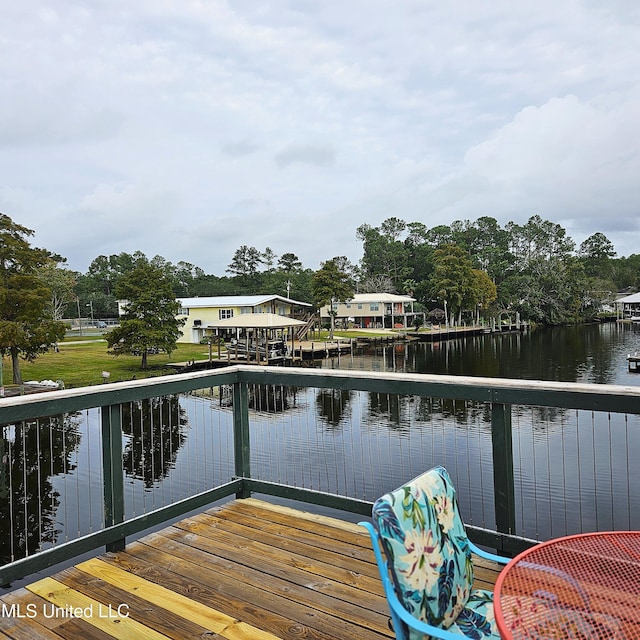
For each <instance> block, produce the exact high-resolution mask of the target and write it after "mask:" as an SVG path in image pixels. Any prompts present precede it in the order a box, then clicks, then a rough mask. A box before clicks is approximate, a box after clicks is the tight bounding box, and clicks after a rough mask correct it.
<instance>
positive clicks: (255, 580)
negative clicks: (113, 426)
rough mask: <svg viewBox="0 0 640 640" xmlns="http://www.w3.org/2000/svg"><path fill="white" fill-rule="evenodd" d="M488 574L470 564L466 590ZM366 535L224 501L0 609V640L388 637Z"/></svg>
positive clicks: (489, 579) (271, 508)
mask: <svg viewBox="0 0 640 640" xmlns="http://www.w3.org/2000/svg"><path fill="white" fill-rule="evenodd" d="M497 570H498V567H497V565H491V563H487V562H482V561H480V562H479V563H478V565H477V569H476V586H478V587H480V588H489V589H491V588H493V584H494V583H495V579H496V576H497ZM387 621H388V613H387V605H386V601H385V599H384V597H383V595H382V589H381V584H380V580H379V577H378V574H377V568H376V566H375V561H374V558H373V552H372V551H371V547H370V541H369V536H368V535H367V534H366V532H365V531H364V530H363V529H362V528H361V527H358V526H357V525H355V524H350V523H347V522H344V521H341V520H335V519H332V518H327V517H325V516H318V515H314V514H310V513H305V512H301V511H297V510H294V509H290V508H287V507H281V506H277V505H272V504H269V503H265V502H262V501H259V500H255V499H253V498H249V499H246V500H235V501H232V502H229V503H227V504H225V505H223V506H221V507H216V508H213V509H210V510H208V511H207V512H205V513H202V514H199V515H197V516H195V517H192V518H188V519H186V520H183V521H182V522H179V523H177V524H175V525H174V526H171V527H168V528H166V529H164V530H162V531H160V532H158V533H153V534H150V535H148V536H146V537H144V538H142V539H141V540H139V541H137V542H133V543H131V544H129V545H127V548H126V550H125V551H123V552H121V553H107V554H104V555H102V556H100V557H97V558H93V559H91V560H88V561H86V562H82V563H81V564H79V565H77V566H76V567H73V568H70V569H65V570H63V571H60V572H59V573H57V574H55V575H54V576H52V577H50V578H44V579H42V580H39V581H38V582H34V583H33V584H30V585H29V586H28V587H26V588H22V589H17V590H15V591H13V592H11V593H9V594H6V595H4V596H3V597H2V598H0V638H5V637H9V638H13V639H14V640H21V639H23V638H32V639H36V638H44V639H57V640H59V639H60V638H68V639H70V640H77V638H83V639H85V640H93V639H95V640H99V639H103V640H104V639H106V638H113V637H115V638H122V639H123V640H138V639H145V638H150V639H153V638H174V639H176V640H178V639H183V638H210V639H213V638H227V639H228V640H262V639H265V640H266V639H274V638H282V639H291V640H300V639H317V640H320V639H325V640H329V639H331V640H335V639H340V640H373V639H380V638H390V637H393V634H392V633H391V631H390V630H389V628H388V626H387Z"/></svg>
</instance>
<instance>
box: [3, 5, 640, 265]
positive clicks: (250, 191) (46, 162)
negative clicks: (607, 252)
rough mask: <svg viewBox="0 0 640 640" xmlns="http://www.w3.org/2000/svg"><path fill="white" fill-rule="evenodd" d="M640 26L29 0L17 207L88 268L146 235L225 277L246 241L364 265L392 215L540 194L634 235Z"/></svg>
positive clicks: (13, 127)
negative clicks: (370, 244) (366, 245)
mask: <svg viewBox="0 0 640 640" xmlns="http://www.w3.org/2000/svg"><path fill="white" fill-rule="evenodd" d="M639 36H640V13H639V11H638V5H637V3H635V2H631V1H625V0H615V2H614V1H612V2H609V3H604V4H603V3H599V2H593V1H592V0H568V1H567V2H564V3H557V2H552V0H540V2H537V3H515V4H514V3H512V2H508V1H507V0H496V1H495V2H491V3H477V2H472V1H471V0H456V1H455V2H453V3H424V2H422V1H421V0H400V1H399V2H391V0H374V1H373V2H371V1H369V0H366V1H365V0H353V1H352V2H349V3H346V4H345V3H339V2H337V0H327V1H326V2H321V3H317V2H310V1H305V0H297V1H296V2H290V1H289V0H273V1H272V2H269V3H268V4H265V3H253V2H242V1H241V2H233V3H232V2H229V1H228V0H208V1H206V2H205V1H202V0H192V1H189V2H162V3H158V2H154V1H152V0H143V1H142V2H138V3H130V2H124V0H113V1H112V2H109V3H97V4H96V3H94V4H93V5H83V6H79V5H77V4H76V3H73V2H71V1H70V0H52V1H50V2H46V3H45V2H42V1H40V0H30V1H29V2H27V3H12V4H10V5H8V6H7V7H6V8H5V10H4V11H3V21H2V22H1V23H0V40H1V41H2V42H3V49H4V50H5V51H8V52H10V54H11V55H4V56H2V57H1V58H0V92H1V93H2V95H3V101H2V103H1V104H0V176H2V177H1V178H0V211H3V213H6V214H8V215H10V216H11V217H13V218H14V219H15V220H16V221H18V222H20V223H22V224H25V225H26V226H29V227H30V228H33V229H34V230H35V231H36V241H37V243H38V244H39V245H41V246H46V247H47V248H50V249H51V250H54V251H58V252H59V253H63V254H64V255H67V257H68V258H69V260H70V262H71V264H72V265H73V266H74V268H77V269H79V270H86V267H87V266H88V264H89V262H90V261H91V260H92V259H93V258H95V257H96V256H97V255H99V254H101V253H119V252H120V251H135V250H136V249H140V250H142V251H144V252H145V253H147V254H148V255H150V256H151V255H155V254H160V255H163V256H165V257H166V258H167V259H169V260H171V261H174V262H175V261H178V260H188V261H190V262H193V263H195V264H197V265H198V266H201V267H202V268H203V269H205V271H207V272H209V273H216V274H222V273H224V269H225V267H226V265H227V264H228V263H229V262H230V259H231V257H232V255H233V253H234V251H235V249H237V248H238V247H239V246H240V245H242V244H249V245H255V246H257V247H259V248H264V246H266V245H267V244H268V245H269V246H271V247H272V248H273V249H274V251H276V253H284V252H286V251H293V252H294V253H296V254H297V255H298V256H299V257H300V258H301V259H302V261H303V263H304V264H305V265H306V266H309V267H311V268H316V267H317V266H318V264H319V263H320V261H321V260H324V259H326V258H327V257H331V256H333V255H341V254H344V255H348V256H349V257H350V258H351V259H352V260H353V261H357V260H358V259H359V257H360V252H361V247H360V246H359V244H358V242H357V241H356V239H355V230H356V228H357V227H358V226H359V225H360V224H362V223H363V222H369V223H371V224H378V223H379V222H381V221H382V220H383V219H384V218H385V217H388V216H391V215H394V216H398V217H401V218H403V219H405V220H408V221H411V220H421V221H423V222H425V223H426V224H429V225H431V224H447V223H450V222H452V221H453V220H455V219H465V218H466V219H475V218H477V217H479V216H481V215H492V216H495V217H497V218H498V219H499V220H500V221H501V222H503V223H505V222H506V221H508V220H510V219H518V218H520V219H522V220H524V219H526V218H528V217H529V216H530V215H532V214H534V213H537V214H539V215H541V216H542V217H545V218H548V219H551V220H554V221H556V222H560V223H561V224H563V225H566V227H567V228H568V230H569V231H570V233H575V239H576V241H577V242H580V241H581V239H582V237H586V235H589V234H590V233H593V232H595V231H602V232H604V233H606V234H607V235H609V237H610V238H611V239H612V240H613V241H614V242H615V243H616V248H617V249H618V252H619V253H621V254H628V253H630V252H631V251H635V250H636V249H635V247H637V244H638V237H639V234H640V230H639V229H638V224H637V222H636V220H637V218H638V216H637V202H638V201H639V198H638V195H640V194H639V193H638V186H637V184H638V183H637V175H638V169H640V167H639V166H638V162H639V161H638V146H637V145H638V143H637V140H639V139H640V136H639V135H638V134H639V133H640V131H639V130H638V129H639V126H640V125H639V124H638V119H637V116H636V114H637V113H638V107H639V106H640V98H639V96H640V89H639V87H640V82H639V80H640V77H639V76H640V53H639V52H638V47H637V42H638V41H639V40H640V38H639ZM309 229H313V230H314V233H312V234H310V233H309V232H308V230H309ZM620 229H624V230H625V233H618V230H620ZM580 234H582V237H580Z"/></svg>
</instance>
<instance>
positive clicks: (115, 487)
mask: <svg viewBox="0 0 640 640" xmlns="http://www.w3.org/2000/svg"><path fill="white" fill-rule="evenodd" d="M221 385H230V386H231V387H232V397H233V406H232V411H233V414H232V415H233V450H234V477H233V478H232V479H231V480H230V481H228V482H224V483H222V484H219V485H217V486H211V487H209V488H207V489H206V490H204V491H201V492H199V493H197V494H195V495H191V496H189V497H187V498H185V499H182V500H179V501H176V502H173V503H172V504H170V505H167V506H162V507H161V508H158V509H155V510H153V511H150V512H148V513H144V514H143V515H138V516H135V517H130V518H127V517H126V514H125V506H124V505H125V498H124V471H123V449H122V439H123V433H122V425H121V416H122V410H121V407H122V406H123V405H124V404H126V403H130V402H138V401H141V400H145V399H149V398H157V397H163V396H169V395H171V394H183V393H188V392H192V391H194V390H199V389H203V388H208V387H219V386H221ZM249 385H283V386H295V387H309V388H311V387H313V388H319V389H335V390H348V391H363V392H370V393H380V394H397V395H399V396H419V397H428V398H447V399H460V400H465V401H472V402H479V403H485V404H486V405H487V406H488V407H490V413H491V442H492V456H493V492H494V495H493V503H494V508H495V522H496V531H488V530H486V529H483V528H480V527H475V526H471V527H469V532H470V537H471V538H472V539H473V540H474V541H475V542H477V543H478V544H482V545H486V546H488V547H492V548H494V549H497V550H498V551H500V552H501V553H505V554H509V553H514V552H517V551H519V550H521V549H522V548H523V547H525V546H528V545H530V544H531V543H533V542H534V540H532V539H526V538H523V537H519V536H517V535H514V532H515V530H516V527H515V520H516V507H515V503H516V499H515V483H514V458H513V456H514V453H513V452H514V446H513V434H512V406H513V405H524V406H533V407H554V408H561V409H577V410H587V411H596V412H614V413H623V414H640V388H638V387H622V386H612V385H587V384H571V383H553V382H538V381H523V380H504V379H493V378H470V377H462V376H438V375H421V374H399V373H373V372H354V371H346V370H326V369H322V370H320V369H304V368H286V367H263V366H233V367H227V368H224V369H220V370H216V371H201V372H193V373H189V374H180V375H171V376H165V377H162V378H154V379H146V380H140V381H132V382H128V383H115V384H105V385H101V386H99V387H86V388H82V389H73V390H71V389H70V390H62V391H54V392H48V393H42V394H35V395H31V396H21V397H16V398H4V399H0V425H11V424H17V423H21V422H23V421H30V420H34V419H38V418H44V417H47V416H55V415H60V414H66V413H70V412H77V411H82V410H86V409H95V408H100V416H101V418H100V420H101V434H102V478H103V485H104V490H103V497H104V505H103V506H104V528H102V529H101V530H99V531H95V532H92V533H90V534H87V535H83V536H80V537H78V538H76V539H74V540H70V541H68V542H65V543H61V544H59V545H56V546H53V547H51V548H47V549H45V550H42V551H39V552H37V553H35V554H33V555H30V556H28V557H26V558H21V559H18V560H15V561H14V562H11V563H9V564H7V565H5V566H3V567H0V584H7V583H10V582H11V581H13V580H16V579H19V578H22V577H24V576H26V575H29V574H30V573H33V572H35V571H39V570H42V569H44V568H46V567H49V566H52V565H54V564H57V563H58V562H61V561H66V560H69V559H73V558H74V557H76V556H78V555H80V554H83V553H85V552H88V551H92V550H95V549H97V548H99V547H102V546H106V548H107V549H108V550H112V551H116V550H120V549H123V548H124V546H125V540H126V537H127V536H132V535H134V534H138V533H140V532H142V531H144V530H145V529H148V528H149V527H152V526H157V525H161V524H163V523H165V522H168V521H170V520H172V519H175V518H177V517H180V516H181V515H184V514H185V513H187V512H189V511H192V510H194V509H199V508H202V507H204V506H206V505H208V504H210V503H212V502H214V501H216V500H219V499H223V498H227V497H229V496H234V495H235V496H236V497H240V498H242V497H247V496H249V495H250V494H251V493H252V492H256V493H263V494H268V495H273V496H279V497H284V498H291V499H295V500H300V501H304V502H307V503H310V504H315V505H322V506H328V507H333V508H338V509H342V510H346V511H350V512H353V513H356V514H360V515H368V514H369V513H370V509H371V502H369V501H366V500H361V499H357V498H354V497H350V496H346V495H336V494H332V493H329V492H325V491H318V490H311V489H309V488H305V487H300V486H293V485H288V484H282V483H277V482H275V483H274V482H267V481H265V480H263V479H260V478H253V477H252V471H251V446H252V443H251V435H250V434H251V429H250V426H251V412H250V409H249V401H248V391H247V390H248V388H249Z"/></svg>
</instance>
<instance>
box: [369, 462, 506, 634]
mask: <svg viewBox="0 0 640 640" xmlns="http://www.w3.org/2000/svg"><path fill="white" fill-rule="evenodd" d="M372 516H373V523H374V526H375V528H376V529H377V531H378V534H379V536H380V539H381V541H382V547H383V549H384V552H385V555H386V556H387V560H388V564H389V567H390V572H391V577H392V580H393V582H394V585H395V591H396V594H397V595H398V598H399V600H400V602H402V604H403V605H404V606H405V608H406V609H407V610H408V611H409V612H411V613H412V615H413V616H414V617H416V618H417V619H419V620H422V621H423V622H426V623H428V624H431V625H433V626H436V627H440V628H442V629H447V630H448V631H450V632H452V633H459V634H461V635H462V636H466V637H469V638H475V639H477V640H481V639H483V638H496V639H498V638H500V636H499V634H498V631H497V628H496V626H495V621H494V616H493V594H492V593H491V592H488V591H480V590H476V591H474V590H473V589H472V585H473V563H472V559H471V550H470V548H469V540H468V538H467V534H466V531H465V528H464V524H463V522H462V519H461V517H460V514H459V511H458V503H457V500H456V493H455V489H454V487H453V485H452V483H451V479H450V477H449V474H448V473H447V471H446V469H444V468H443V467H435V468H434V469H431V470H429V471H427V472H426V473H423V474H422V475H420V476H418V477H417V478H415V479H414V480H412V481H411V482H409V483H408V484H406V485H405V486H403V487H400V488H399V489H396V490H395V491H393V492H392V493H388V494H386V495H384V496H382V497H381V498H379V499H378V500H377V501H376V503H375V504H374V506H373V512H372ZM409 637H410V638H411V639H412V640H414V639H418V638H419V639H420V640H422V638H423V637H425V636H423V634H422V633H416V632H415V631H412V630H409Z"/></svg>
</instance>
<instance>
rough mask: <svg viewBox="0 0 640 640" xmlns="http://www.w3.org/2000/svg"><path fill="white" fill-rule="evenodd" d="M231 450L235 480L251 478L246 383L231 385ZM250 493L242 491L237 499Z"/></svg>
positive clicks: (246, 496) (237, 494) (237, 495)
mask: <svg viewBox="0 0 640 640" xmlns="http://www.w3.org/2000/svg"><path fill="white" fill-rule="evenodd" d="M233 449H234V460H235V475H236V478H250V477H251V445H250V438H249V392H248V389H247V384H246V382H234V383H233ZM250 495H251V492H250V491H248V490H246V489H242V490H241V491H239V492H238V493H236V497H237V498H248V497H249V496H250Z"/></svg>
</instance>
